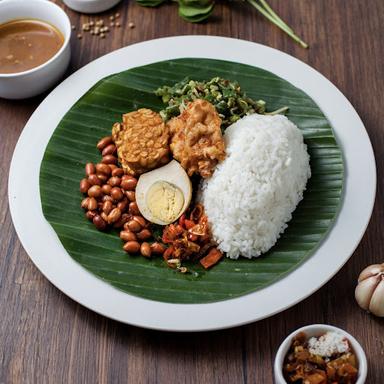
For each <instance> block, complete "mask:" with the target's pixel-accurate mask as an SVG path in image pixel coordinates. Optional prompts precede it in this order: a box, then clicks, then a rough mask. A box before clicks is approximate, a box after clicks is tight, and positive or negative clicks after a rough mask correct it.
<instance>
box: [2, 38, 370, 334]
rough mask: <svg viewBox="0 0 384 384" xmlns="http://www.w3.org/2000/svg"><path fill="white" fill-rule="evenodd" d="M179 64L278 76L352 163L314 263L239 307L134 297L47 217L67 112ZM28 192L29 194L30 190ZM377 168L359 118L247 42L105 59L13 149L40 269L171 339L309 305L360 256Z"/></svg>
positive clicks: (202, 41) (76, 78)
mask: <svg viewBox="0 0 384 384" xmlns="http://www.w3.org/2000/svg"><path fill="white" fill-rule="evenodd" d="M181 57H200V58H212V59H218V58H219V59H222V60H229V61H236V62H239V63H243V64H249V65H253V66H256V67H260V68H263V69H266V70H268V71H271V72H273V73H275V74H276V75H278V76H280V77H282V78H284V79H285V80H287V81H289V82H291V83H292V84H293V85H295V86H296V87H298V88H300V89H302V90H303V91H304V92H306V93H307V94H308V95H309V96H311V97H312V98H313V100H314V101H315V102H316V103H317V104H318V105H319V107H320V108H321V109H322V111H323V112H324V114H325V115H326V117H327V118H328V119H329V121H330V122H331V124H332V126H333V128H334V130H335V133H336V136H337V139H338V141H339V143H340V145H341V147H342V149H343V152H344V156H345V168H346V171H345V175H346V176H345V177H346V179H345V192H344V199H343V203H342V207H341V210H340V213H339V216H338V218H337V220H336V222H335V224H334V227H333V229H332V230H331V232H330V233H329V235H328V236H327V238H326V239H325V240H324V241H323V242H322V244H321V246H320V247H319V248H318V250H317V251H316V253H315V254H314V255H313V256H312V257H310V258H309V259H308V260H306V261H305V262H304V263H303V264H302V265H301V266H299V267H298V268H297V269H295V270H294V271H293V272H291V273H290V274H289V275H288V276H286V277H285V278H283V279H282V280H279V281H278V282H276V283H274V284H272V285H270V286H268V287H266V288H264V289H261V290H259V291H256V292H254V293H250V294H247V295H244V296H241V297H238V298H235V299H231V300H226V301H220V302H215V303H209V304H170V303H163V302H156V301H151V300H146V299H142V298H139V297H135V296H131V295H129V294H126V293H123V292H121V291H119V290H118V289H115V288H114V287H112V286H110V285H109V284H106V283H105V282H103V281H102V280H100V279H98V278H96V277H95V276H93V275H92V274H91V273H89V272H88V271H86V270H85V269H83V268H82V267H81V266H80V265H79V264H77V263H76V262H75V261H74V260H73V259H72V258H71V257H70V256H69V255H68V254H67V252H66V250H65V249H64V247H63V246H62V244H61V243H60V241H59V239H58V237H57V235H56V233H55V232H54V230H53V229H52V228H51V226H50V225H49V224H48V222H47V221H46V220H45V218H44V216H43V212H42V209H41V202H40V193H39V171H40V163H41V161H42V158H43V154H44V151H45V147H46V146H47V144H48V141H49V139H50V137H51V135H52V133H53V131H54V130H55V128H56V126H57V125H58V123H59V121H60V120H61V119H62V117H63V116H64V114H65V113H66V112H67V111H68V109H69V108H70V107H71V106H72V105H73V104H74V103H75V102H76V101H77V100H78V99H79V98H80V97H81V96H82V95H83V94H84V93H85V92H86V91H88V89H89V88H91V87H92V86H93V85H94V84H95V83H96V82H97V81H98V80H100V79H102V78H103V77H105V76H108V75H110V74H113V73H116V72H121V71H123V70H126V69H129V68H132V67H137V66H141V65H145V64H150V63H154V62H157V61H161V60H168V59H175V58H181ZM26 186H27V187H26ZM375 192H376V166H375V159H374V155H373V150H372V146H371V143H370V141H369V138H368V135H367V132H366V131H365V129H364V126H363V123H362V122H361V120H360V118H359V116H358V115H357V113H356V111H355V110H354V109H353V107H352V105H351V104H350V103H349V102H348V100H347V99H346V98H345V97H344V96H343V95H342V93H341V92H340V91H339V90H338V89H337V88H336V87H335V86H334V85H333V84H332V83H331V82H330V81H328V80H327V79H326V78H325V77H323V76H322V75H321V74H320V73H318V72H317V71H316V70H314V69H313V68H311V67H309V66H308V65H306V64H304V63H303V62H301V61H299V60H297V59H295V58H293V57H291V56H289V55H287V54H285V53H282V52H280V51H278V50H275V49H272V48H269V47H266V46H263V45H260V44H255V43H251V42H247V41H242V40H236V39H230V38H223V37H208V36H181V37H170V38H164V39H157V40H151V41H146V42H143V43H139V44H135V45H131V46H129V47H125V48H122V49H119V50H117V51H115V52H112V53H110V54H108V55H106V56H103V57H101V58H99V59H97V60H95V61H93V62H92V63H90V64H88V65H86V66H85V67H83V68H81V69H80V70H78V71H77V72H76V73H74V74H73V75H71V76H70V77H69V78H67V79H66V80H65V81H63V82H62V83H61V84H60V85H59V86H58V87H57V88H56V89H54V90H53V91H52V92H51V94H50V95H49V96H48V97H47V98H46V99H45V100H44V101H43V102H42V103H41V105H40V106H39V107H38V108H37V109H36V111H35V112H34V114H33V115H32V117H31V118H30V120H29V121H28V123H27V125H26V126H25V128H24V131H23V132H22V134H21V136H20V139H19V142H18V144H17V146H16V149H15V152H14V155H13V159H12V163H11V169H10V177H9V203H10V208H11V214H12V218H13V222H14V225H15V228H16V231H17V234H18V235H19V238H20V241H21V242H22V244H23V246H24V248H25V250H26V252H27V253H28V254H29V256H30V257H31V259H32V261H33V262H34V263H35V265H36V266H37V268H39V269H40V271H41V272H42V273H43V274H44V275H45V276H46V277H47V278H48V279H49V280H50V281H51V282H52V284H54V285H55V286H56V287H57V288H59V289H60V290H61V291H62V292H64V293H65V294H66V295H68V296H69V297H71V298H72V299H73V300H76V301H77V302H78V303H80V304H82V305H84V306H85V307H87V308H89V309H92V310H93V311H95V312H98V313H100V314H102V315H104V316H107V317H110V318H112V319H115V320H118V321H121V322H124V323H128V324H133V325H137V326H141V327H146V328H152V329H159V330H170V331H205V330H213V329H220V328H227V327H232V326H236V325H240V324H245V323H250V322H253V321H256V320H260V319H263V318H265V317H268V316H271V315H273V314H275V313H277V312H280V311H283V310H284V309H286V308H288V307H290V306H292V305H294V304H296V303H298V302H299V301H301V300H303V299H304V298H306V297H307V296H309V295H310V294H312V293H313V292H315V291H316V290H317V289H319V288H320V287H321V286H322V285H323V284H325V283H326V282H327V281H328V280H329V279H330V278H331V277H332V276H333V275H334V274H335V273H336V272H337V271H338V270H339V269H340V268H341V267H342V266H343V265H344V263H345V262H346V261H347V260H348V259H349V257H350V256H351V255H352V253H353V252H354V250H355V248H356V247H357V245H358V243H359V242H360V239H361V238H362V236H363V234H364V232H365V229H366V227H367V225H368V222H369V218H370V216H371V212H372V209H373V204H374V200H375Z"/></svg>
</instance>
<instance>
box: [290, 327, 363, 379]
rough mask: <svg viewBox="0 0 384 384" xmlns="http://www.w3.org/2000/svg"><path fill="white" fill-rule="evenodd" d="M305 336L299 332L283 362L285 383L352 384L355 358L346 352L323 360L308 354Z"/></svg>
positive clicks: (354, 372)
mask: <svg viewBox="0 0 384 384" xmlns="http://www.w3.org/2000/svg"><path fill="white" fill-rule="evenodd" d="M307 341H308V340H307V336H306V334H305V333H303V332H300V333H299V334H297V335H296V336H295V337H294V339H293V340H292V345H291V348H290V350H289V351H288V354H287V356H286V358H285V360H284V366H283V373H284V377H285V379H286V380H287V383H300V384H330V383H331V384H354V383H356V381H357V375H358V369H357V361H356V356H355V355H354V354H353V353H352V352H346V353H342V354H337V355H335V356H332V358H324V357H322V356H319V355H314V354H312V353H310V352H309V350H308V348H307V347H308V346H307V344H308V343H307Z"/></svg>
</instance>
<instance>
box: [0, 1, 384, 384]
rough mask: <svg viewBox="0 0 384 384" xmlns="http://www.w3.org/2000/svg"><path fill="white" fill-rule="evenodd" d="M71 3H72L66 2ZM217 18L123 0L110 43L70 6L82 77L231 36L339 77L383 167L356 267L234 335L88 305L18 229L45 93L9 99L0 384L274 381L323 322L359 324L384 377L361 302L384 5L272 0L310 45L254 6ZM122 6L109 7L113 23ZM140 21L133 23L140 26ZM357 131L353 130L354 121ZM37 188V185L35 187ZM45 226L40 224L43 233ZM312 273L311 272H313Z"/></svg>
mask: <svg viewBox="0 0 384 384" xmlns="http://www.w3.org/2000/svg"><path fill="white" fill-rule="evenodd" d="M56 2H57V3H61V2H60V1H56ZM223 3H224V4H219V5H217V7H216V9H215V14H214V17H212V19H211V21H210V22H209V23H205V24H200V25H191V24H187V23H185V22H184V21H182V20H181V19H180V18H178V17H177V10H176V6H175V5H167V6H164V7H162V8H161V9H158V10H152V9H143V8H140V7H139V6H137V5H136V4H135V2H134V1H123V2H122V3H120V5H119V6H118V7H116V8H115V9H114V10H113V11H114V12H120V13H121V17H120V20H121V23H122V27H121V28H115V29H113V32H111V34H110V35H109V37H108V38H106V39H99V38H93V37H92V36H90V35H89V34H88V35H86V36H85V35H84V36H83V38H82V39H81V40H79V39H77V38H76V33H78V31H79V29H81V25H82V23H84V22H86V21H87V20H88V17H87V16H80V15H78V14H76V13H74V12H71V11H69V10H68V9H67V8H65V7H64V9H65V10H66V11H68V14H69V16H70V18H71V20H72V22H73V24H74V25H75V26H76V27H77V28H76V31H74V32H75V33H74V36H73V38H72V42H71V44H72V48H73V57H72V62H71V67H70V70H69V72H68V74H69V73H71V72H73V71H75V70H76V69H78V68H80V67H81V66H83V65H85V64H87V63H88V62H90V61H91V60H93V59H95V58H97V57H99V56H101V55H103V54H105V53H107V52H110V51H113V50H114V49H117V48H120V47H123V46H125V45H129V44H132V43H135V42H138V41H143V40H147V39H152V38H156V37H163V36H173V35H180V34H209V35H224V36H232V37H236V38H241V39H245V40H251V41H256V42H259V43H263V44H266V45H269V46H272V47H275V48H278V49H280V50H282V51H285V52H288V53H290V54H291V55H293V56H295V57H298V58H299V59H301V60H303V61H304V62H306V63H308V64H310V65H312V66H313V67H315V68H316V69H318V70H319V71H320V72H321V73H323V74H324V75H325V76H326V77H327V78H329V79H330V80H331V81H332V82H333V83H335V84H336V86H337V87H339V89H341V91H342V92H344V94H345V95H346V96H347V97H348V98H349V100H350V101H351V102H352V104H353V105H354V106H355V108H356V109H357V111H358V113H359V114H360V116H361V118H362V119H363V121H364V123H365V126H366V128H367V130H368V133H369V135H370V138H371V140H372V144H373V147H374V150H375V153H376V160H377V166H378V195H377V203H376V206H375V209H374V212H373V216H372V220H371V223H370V225H369V227H368V230H367V232H366V234H365V236H364V238H363V240H362V242H361V244H360V246H359V247H358V249H357V250H356V252H355V254H354V255H353V257H352V258H351V259H350V261H349V262H348V263H347V264H346V266H345V267H344V268H343V269H342V270H341V271H340V272H339V273H338V274H337V275H336V276H335V277H334V278H333V279H332V280H331V281H330V282H329V283H328V284H326V285H325V286H324V287H323V288H322V289H320V290H319V291H318V292H316V293H315V294H314V295H312V296H311V297H310V298H308V299H307V300H304V301H303V302H302V303H300V304H298V305H296V306H294V307H293V308H291V309H289V310H286V311H285V312H283V313H280V314H278V315H275V316H273V317H272V318H269V319H266V320H263V321H260V322H258V323H254V324H250V325H247V326H243V327H238V328H234V329H230V330H225V331H217V332H210V333H198V334H172V333H163V332H155V331H148V330H144V329H139V328H135V327H132V326H127V325H123V324H119V323H117V322H114V321H111V320H109V319H107V318H105V317H102V316H99V315H97V314H95V313H93V312H91V311H89V310H87V309H85V308H84V307H82V306H80V305H78V304H77V303H75V302H74V301H72V300H71V299H69V298H68V297H66V296H65V295H63V294H62V293H61V292H60V291H58V290H57V289H56V288H55V287H53V286H52V285H51V284H50V283H49V282H48V281H47V280H46V279H45V278H44V277H43V276H42V275H41V273H40V272H39V271H38V270H37V269H36V268H35V267H34V265H33V264H32V262H31V261H30V259H29V258H28V256H27V254H26V253H25V251H24V250H23V248H22V247H21V245H20V242H19V241H18V238H17V235H16V233H15V231H14V229H13V226H12V222H11V217H10V214H9V209H8V202H7V178H8V168H9V164H10V160H11V156H12V151H13V148H14V146H15V144H16V142H17V139H18V137H19V134H20V132H21V131H22V129H23V126H24V124H25V123H26V121H27V120H28V118H29V117H30V115H31V114H32V112H33V111H34V109H35V108H36V107H37V105H38V104H39V102H40V101H41V100H42V99H43V97H44V95H43V96H40V97H37V98H34V99H30V100H24V101H6V100H1V101H0V158H1V162H2V163H1V167H0V195H1V196H3V198H2V199H0V207H1V209H0V222H1V231H0V255H1V258H0V279H1V280H0V310H1V320H0V321H1V322H0V346H1V348H0V383H1V384H3V383H7V384H8V383H12V384H14V383H33V384H35V383H36V384H37V383H38V384H41V383H55V384H56V383H75V384H77V383H113V384H115V383H127V382H128V383H149V384H152V383H220V384H224V383H257V384H268V383H272V382H273V378H272V365H273V359H274V355H275V352H276V350H277V348H278V346H279V344H280V342H281V341H282V340H283V339H284V337H285V336H286V335H287V334H288V333H289V332H291V331H293V330H294V329H296V328H298V327H300V326H303V325H305V324H311V323H329V324H334V325H336V326H339V327H341V328H344V329H345V330H347V331H349V332H351V333H352V334H353V335H355V336H356V338H357V339H358V340H359V341H360V342H361V343H362V345H363V347H364V348H365V351H366V353H367V356H368V360H369V374H368V381H367V383H369V384H375V383H377V384H380V383H383V382H384V378H383V376H384V322H383V320H380V319H377V318H374V317H373V316H370V315H369V314H367V313H365V312H364V311H362V310H360V309H359V307H358V306H357V305H356V304H355V301H354V288H355V285H356V279H357V276H358V274H359V272H360V270H361V269H362V268H363V267H365V266H366V265H368V264H371V263H376V262H383V261H384V255H383V253H382V251H381V246H383V237H382V236H383V235H382V227H381V226H382V225H383V224H384V219H383V217H384V211H383V204H382V202H383V182H382V177H383V172H384V169H383V165H384V162H383V154H384V136H383V126H382V124H383V123H382V122H383V121H384V108H383V90H384V80H383V79H384V60H383V58H384V39H383V32H384V29H383V26H382V25H383V24H382V23H383V20H384V2H383V1H382V0H369V1H364V2H363V1H360V0H322V1H321V0H317V1H311V0H286V1H278V0H271V4H272V5H273V6H275V8H276V10H277V11H278V12H279V14H280V15H282V16H283V17H284V18H285V19H286V20H287V21H288V22H289V24H290V25H292V26H293V27H294V28H295V29H296V30H297V32H298V33H299V34H300V35H301V36H303V37H304V38H305V40H306V41H308V42H309V43H310V46H311V47H310V49H309V50H304V49H302V48H300V47H298V46H297V45H295V44H294V43H293V42H292V41H291V40H290V39H289V38H287V37H286V36H285V35H284V34H283V33H281V32H280V31H279V30H278V29H277V28H275V27H274V26H272V25H271V24H269V23H268V22H266V20H264V19H263V18H262V17H261V16H259V15H258V14H257V13H256V12H255V11H254V10H253V9H251V7H250V6H247V5H245V4H241V3H235V4H234V3H232V2H223ZM110 15H111V13H109V12H107V13H106V14H105V15H103V18H104V19H107V17H108V16H110ZM130 21H132V22H133V23H135V28H133V29H130V28H128V26H127V24H128V22H130ZM345 129H348V127H345ZM25 188H28V186H27V185H26V186H25ZM34 230H35V231H36V230H38V228H35V229H34ZM308 278H310V276H308Z"/></svg>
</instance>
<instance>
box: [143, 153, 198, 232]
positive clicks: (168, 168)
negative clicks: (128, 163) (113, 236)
mask: <svg viewBox="0 0 384 384" xmlns="http://www.w3.org/2000/svg"><path fill="white" fill-rule="evenodd" d="M191 198H192V185H191V181H190V179H189V177H188V175H187V173H186V172H185V170H184V168H183V167H182V166H181V165H180V163H179V162H177V161H176V160H172V161H171V162H170V163H168V164H167V165H164V166H163V167H161V168H157V169H154V170H153V171H150V172H147V173H144V174H142V175H141V176H140V178H139V181H138V183H137V186H136V202H137V206H138V208H139V210H140V213H141V214H142V215H143V216H144V217H145V218H146V219H147V220H148V221H150V222H152V223H155V224H160V225H167V224H170V223H173V222H174V221H176V220H177V219H178V218H179V217H180V216H181V215H182V214H183V213H184V212H185V211H186V209H187V208H188V206H189V204H190V202H191Z"/></svg>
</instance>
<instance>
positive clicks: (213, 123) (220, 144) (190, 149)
mask: <svg viewBox="0 0 384 384" xmlns="http://www.w3.org/2000/svg"><path fill="white" fill-rule="evenodd" d="M167 126H168V128H169V132H170V134H171V136H172V139H171V145H170V146H171V151H172V153H173V157H174V158H175V159H176V160H178V161H179V162H180V163H181V165H182V166H183V168H184V169H185V170H186V171H187V173H188V175H189V176H192V174H194V173H199V174H200V175H201V176H202V177H204V178H206V177H210V176H211V175H212V173H213V171H214V168H215V167H216V165H217V163H219V162H221V161H223V160H224V159H225V146H224V140H223V136H222V134H221V129H220V126H221V119H220V117H219V115H218V113H217V112H216V109H215V107H214V106H213V105H212V104H211V103H209V102H208V101H206V100H201V99H197V100H195V101H192V102H190V103H189V104H188V105H187V107H186V109H185V110H184V111H183V112H182V113H181V114H180V115H179V116H178V117H174V118H173V119H171V120H170V121H169V122H168V123H167Z"/></svg>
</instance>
